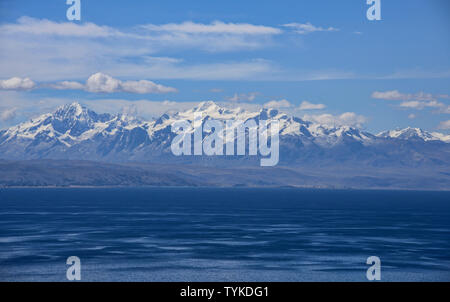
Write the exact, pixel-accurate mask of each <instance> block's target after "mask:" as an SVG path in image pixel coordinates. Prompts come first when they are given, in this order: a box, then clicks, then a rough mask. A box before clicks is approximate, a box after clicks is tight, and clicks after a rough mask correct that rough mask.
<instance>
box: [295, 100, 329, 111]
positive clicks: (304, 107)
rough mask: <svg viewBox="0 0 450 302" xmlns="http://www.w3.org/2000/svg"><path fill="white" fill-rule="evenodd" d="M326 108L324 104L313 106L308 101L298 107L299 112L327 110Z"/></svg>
mask: <svg viewBox="0 0 450 302" xmlns="http://www.w3.org/2000/svg"><path fill="white" fill-rule="evenodd" d="M325 107H326V106H325V105H324V104H313V103H310V102H308V101H303V102H302V103H301V104H300V106H299V107H298V110H321V109H325Z"/></svg>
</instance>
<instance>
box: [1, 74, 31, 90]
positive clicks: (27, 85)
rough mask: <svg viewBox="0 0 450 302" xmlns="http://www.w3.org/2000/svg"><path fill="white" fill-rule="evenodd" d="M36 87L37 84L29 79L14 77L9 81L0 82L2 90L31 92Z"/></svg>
mask: <svg viewBox="0 0 450 302" xmlns="http://www.w3.org/2000/svg"><path fill="white" fill-rule="evenodd" d="M34 87H36V83H34V82H33V81H32V80H31V79H29V78H19V77H13V78H10V79H8V80H0V89H1V90H30V89H33V88H34Z"/></svg>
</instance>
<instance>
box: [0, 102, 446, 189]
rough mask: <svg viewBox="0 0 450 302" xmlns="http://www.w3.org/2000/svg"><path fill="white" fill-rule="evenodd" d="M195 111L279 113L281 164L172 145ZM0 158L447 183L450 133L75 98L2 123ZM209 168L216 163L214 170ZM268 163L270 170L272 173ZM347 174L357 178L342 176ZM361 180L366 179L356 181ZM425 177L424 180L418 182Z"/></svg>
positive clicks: (384, 183) (298, 180) (300, 180)
mask: <svg viewBox="0 0 450 302" xmlns="http://www.w3.org/2000/svg"><path fill="white" fill-rule="evenodd" d="M196 113H202V116H203V121H205V120H208V119H216V120H230V119H236V120H243V121H246V120H249V119H254V120H255V121H259V120H267V119H270V120H278V121H279V124H280V162H279V164H278V166H277V167H275V168H273V169H264V168H260V167H258V166H259V159H258V157H257V156H248V155H246V156H220V157H219V156H212V157H211V156H179V157H176V156H174V155H172V152H171V149H170V145H171V142H172V139H173V138H174V136H175V135H176V134H175V133H173V132H172V131H171V126H172V124H173V123H174V122H175V121H178V120H180V119H184V120H189V121H192V119H193V117H194V114H196ZM205 135H207V134H206V133H205ZM0 159H2V160H4V161H10V162H11V161H14V162H16V163H19V162H23V161H30V160H33V161H34V162H36V161H39V160H58V161H62V162H64V161H80V160H89V161H94V162H99V161H100V162H102V163H103V164H108V163H109V164H115V165H122V166H127V167H130V165H135V164H136V163H142V164H145V165H146V167H150V166H151V165H158V167H159V169H164V168H162V166H161V165H164V166H165V167H166V168H167V169H168V170H170V171H172V172H176V171H177V170H179V171H184V172H186V175H187V178H188V179H186V181H185V182H184V181H183V183H188V184H191V183H193V180H192V179H190V177H191V176H192V177H195V174H196V172H195V170H196V168H194V167H197V168H198V169H197V170H198V171H200V170H201V171H203V175H207V174H208V173H209V174H214V175H215V178H208V177H207V176H205V177H204V179H202V183H201V184H202V185H203V184H205V183H206V184H208V183H209V182H208V181H210V182H211V181H212V183H214V179H219V178H220V179H221V182H220V184H227V183H229V184H230V185H244V186H245V185H257V184H258V183H261V181H260V180H261V179H262V178H265V177H273V178H274V180H273V181H262V183H265V184H267V183H268V184H270V183H273V184H276V185H283V184H285V185H289V186H303V185H305V183H308V185H307V186H308V187H310V186H312V187H315V186H319V187H323V186H325V187H327V186H332V187H336V186H337V187H364V188H372V187H376V188H383V187H400V188H404V187H406V188H416V187H417V188H435V187H436V188H438V189H448V188H449V187H450V186H449V184H450V179H449V178H450V135H444V134H441V133H436V132H433V133H430V132H427V131H424V130H422V129H419V128H405V129H397V130H389V131H385V132H382V133H379V134H372V133H369V132H367V131H363V130H361V129H358V128H354V127H349V126H334V127H332V126H327V125H322V124H318V123H314V122H310V121H305V120H303V119H301V118H298V117H295V116H290V115H288V114H286V113H284V112H282V111H280V110H278V109H275V108H264V109H260V110H258V111H247V110H244V109H241V108H227V107H221V106H219V105H217V104H216V103H214V102H211V101H208V102H202V103H199V104H198V105H197V106H195V107H194V108H192V109H190V110H186V111H180V112H176V113H170V114H169V113H166V114H163V115H162V116H160V117H159V118H157V119H154V120H151V121H145V120H142V119H139V118H137V117H134V116H130V115H126V114H116V115H113V114H99V113H96V112H94V111H92V110H90V109H88V108H86V107H84V106H82V105H80V104H79V103H77V102H75V103H72V104H67V105H64V106H62V107H59V108H58V109H56V110H55V111H54V112H52V113H48V114H43V115H41V116H39V117H36V118H33V119H31V120H30V121H27V122H24V123H21V124H19V125H17V126H13V127H11V128H8V129H4V130H2V131H0ZM13 166H14V165H13ZM92 166H94V165H92ZM176 167H179V169H177V168H176ZM205 169H206V170H205ZM212 169H216V170H215V171H214V173H213V172H212ZM224 169H228V170H227V171H228V172H225V170H224ZM229 169H234V172H230V171H229ZM150 170H151V169H150ZM281 170H283V173H285V172H286V171H290V172H289V173H291V172H292V173H294V174H296V175H297V174H298V175H297V176H292V175H291V177H281V178H278V179H277V180H275V178H277V175H278V174H277V172H276V171H278V172H280V171H281ZM208 171H210V172H208ZM217 171H224V173H225V174H226V175H229V174H230V173H231V174H233V173H234V175H238V174H239V175H240V176H241V178H239V177H237V179H240V180H239V181H238V182H233V181H230V180H227V179H226V178H224V177H223V175H225V174H223V175H222V176H220V173H218V172H217ZM250 171H253V172H254V173H253V172H252V173H250ZM257 171H260V172H257ZM268 171H272V172H270V173H269V174H268ZM122 172H123V171H122ZM3 173H6V172H3ZM123 173H125V172H123ZM258 173H260V174H258ZM280 173H281V172H280ZM283 173H281V174H283ZM305 173H306V174H305ZM5 175H6V174H4V176H5ZM255 175H256V176H255ZM5 177H6V178H8V177H7V175H6V176H5ZM251 177H253V180H251V179H250V178H251ZM358 177H359V178H358ZM168 178H170V177H168ZM330 178H331V179H335V181H331V180H330ZM348 178H351V179H352V181H344V179H348ZM0 179H1V175H0ZM255 179H259V180H258V181H256V180H255ZM281 179H283V180H284V182H283V181H281ZM312 179H314V180H312ZM389 179H391V180H389ZM399 179H402V180H403V181H401V182H400V183H403V185H398V184H399V182H398V180H399ZM307 180H308V181H307ZM363 180H364V181H363ZM419 180H420V181H419ZM380 181H381V182H380ZM194 182H195V181H194ZM360 183H361V184H362V183H364V185H358V184H360ZM424 183H426V184H427V185H421V184H424ZM0 184H1V181H0ZM149 184H150V185H151V183H149ZM216 184H217V183H216ZM395 184H396V185H395ZM430 184H431V187H430ZM69 185H70V183H69Z"/></svg>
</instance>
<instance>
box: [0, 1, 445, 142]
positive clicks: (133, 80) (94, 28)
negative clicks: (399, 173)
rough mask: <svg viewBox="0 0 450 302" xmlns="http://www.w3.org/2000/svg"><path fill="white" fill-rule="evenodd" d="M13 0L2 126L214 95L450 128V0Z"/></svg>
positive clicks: (5, 26) (159, 107) (8, 13)
mask: <svg viewBox="0 0 450 302" xmlns="http://www.w3.org/2000/svg"><path fill="white" fill-rule="evenodd" d="M80 2H81V7H80V12H81V20H80V21H77V20H72V21H70V20H68V19H67V16H66V13H67V10H68V9H69V7H70V6H71V5H67V4H66V0H48V1H35V0H0V128H5V127H9V126H12V125H15V124H17V123H20V122H23V121H25V120H27V119H29V118H31V117H33V116H36V115H39V114H42V113H46V112H49V111H52V110H54V109H55V108H56V107H57V106H60V105H62V104H66V103H71V102H73V101H79V102H80V103H82V104H85V105H86V106H88V107H89V108H91V109H94V110H96V111H99V112H112V113H116V112H127V113H132V114H137V115H138V116H141V117H143V118H151V117H157V116H158V115H160V114H162V113H164V112H166V111H168V110H183V109H187V108H190V107H192V106H194V104H196V103H198V102H201V101H205V100H213V101H216V102H218V103H220V104H223V105H224V106H240V107H244V108H248V109H259V108H262V107H269V106H270V107H277V108H280V109H281V110H283V111H286V112H288V113H291V114H293V115H296V116H299V117H302V118H304V119H307V120H312V121H316V122H321V123H325V124H331V125H348V126H354V127H358V128H362V129H365V130H368V131H371V132H374V133H377V132H379V131H383V130H387V129H395V128H404V127H408V126H412V127H420V128H423V129H425V130H428V131H432V132H435V131H438V132H442V133H449V132H450V119H449V114H450V96H449V95H450V57H449V54H450V18H449V14H450V2H449V1H448V0H409V1H407V0H380V2H381V10H380V11H381V20H372V21H370V20H368V19H367V16H366V12H367V10H368V9H369V7H370V6H371V5H368V4H367V3H366V0H351V1H335V0H315V1H302V0H292V1H290V0H289V1H285V0H278V1H267V0H258V1H250V0H246V1H243V0H240V1H235V0H228V1H211V0H207V1H204V0H195V1H183V0H179V1H174V0H166V1H133V0H129V1H108V0H95V1H94V0H80Z"/></svg>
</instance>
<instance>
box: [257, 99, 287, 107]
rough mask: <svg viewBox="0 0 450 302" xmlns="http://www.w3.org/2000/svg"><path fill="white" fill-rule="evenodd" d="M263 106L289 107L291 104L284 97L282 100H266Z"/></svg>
mask: <svg viewBox="0 0 450 302" xmlns="http://www.w3.org/2000/svg"><path fill="white" fill-rule="evenodd" d="M263 107H265V108H289V107H292V104H291V103H290V102H289V101H288V100H285V99H282V100H279V101H277V100H272V101H270V102H267V103H265V104H264V105H263Z"/></svg>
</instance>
